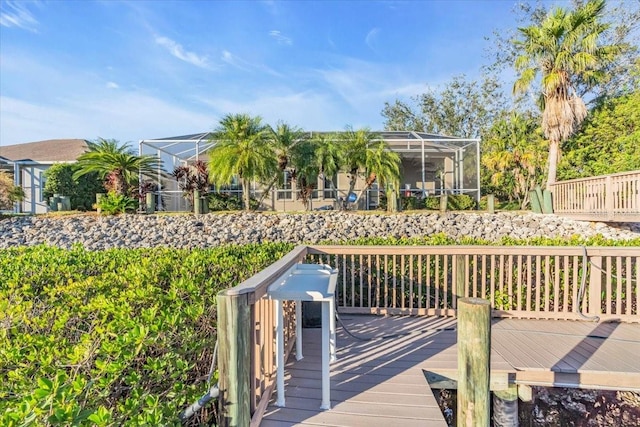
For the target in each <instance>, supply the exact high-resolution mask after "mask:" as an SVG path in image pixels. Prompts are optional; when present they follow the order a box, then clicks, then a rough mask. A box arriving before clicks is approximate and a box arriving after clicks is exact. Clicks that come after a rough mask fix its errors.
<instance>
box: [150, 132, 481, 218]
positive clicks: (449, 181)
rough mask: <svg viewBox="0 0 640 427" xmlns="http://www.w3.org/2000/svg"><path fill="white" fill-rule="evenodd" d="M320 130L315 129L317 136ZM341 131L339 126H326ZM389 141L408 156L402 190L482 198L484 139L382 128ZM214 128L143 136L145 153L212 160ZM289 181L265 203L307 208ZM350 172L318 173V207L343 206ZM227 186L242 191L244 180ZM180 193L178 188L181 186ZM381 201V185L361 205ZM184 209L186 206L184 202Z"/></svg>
mask: <svg viewBox="0 0 640 427" xmlns="http://www.w3.org/2000/svg"><path fill="white" fill-rule="evenodd" d="M317 133H318V132H309V133H308V134H309V136H313V135H315V134H317ZM320 133H323V134H335V133H337V132H320ZM376 133H377V134H378V135H379V137H380V138H381V139H383V140H385V141H386V142H387V144H388V145H389V148H390V149H391V150H392V151H395V152H397V153H398V154H399V155H400V158H401V160H402V164H401V174H402V180H401V191H402V194H403V195H415V196H418V197H424V196H426V195H439V194H443V193H447V194H469V195H471V196H472V197H474V198H475V199H476V200H479V198H480V184H479V183H480V140H478V139H467V138H456V137H450V136H444V135H434V134H428V133H422V132H408V131H382V132H376ZM215 142H216V141H215V139H214V134H213V133H210V132H205V133H200V134H193V135H184V136H175V137H168V138H159V139H145V140H142V141H140V143H139V145H140V154H151V155H155V156H158V157H159V158H161V159H163V161H164V167H165V168H167V170H171V168H172V167H174V166H177V165H182V164H185V163H189V162H192V161H194V160H198V159H199V160H206V157H207V154H206V153H207V151H208V150H209V149H211V148H212V147H213V146H214V145H215ZM283 182H284V185H281V186H280V188H277V189H275V190H273V191H272V192H271V194H269V195H267V196H266V197H265V198H264V199H263V206H262V207H263V209H267V210H276V211H288V210H304V209H305V207H304V206H303V204H302V202H301V201H300V200H299V199H298V197H297V195H298V192H297V188H296V182H295V180H292V179H291V177H289V176H285V177H283ZM363 185H364V179H358V181H357V185H356V188H355V191H356V193H357V192H359V190H360V189H361V188H362V187H363ZM348 187H349V178H348V176H347V174H345V173H340V174H338V176H336V177H335V178H334V179H333V180H328V179H327V180H325V179H322V178H319V179H318V182H317V186H316V189H317V191H315V192H314V194H313V198H312V200H311V207H312V209H323V208H333V209H336V208H338V207H339V203H340V200H341V199H342V200H344V199H345V198H347V197H348V194H347V193H348ZM220 190H221V191H224V192H230V193H235V194H238V195H239V194H240V192H241V189H240V186H239V185H238V183H235V185H234V184H232V185H230V186H229V187H228V188H225V189H220ZM262 190H263V189H262V188H260V186H259V185H255V186H254V188H253V196H254V197H255V198H256V199H261V196H262ZM176 193H177V192H176ZM163 197H164V198H165V199H167V200H172V203H166V206H165V209H167V210H172V209H173V208H174V207H175V206H176V200H175V199H176V197H175V194H171V193H170V192H163ZM379 202H380V191H379V190H378V188H377V185H376V184H374V186H373V188H372V189H371V190H370V191H368V192H367V194H366V195H365V197H364V198H362V199H361V201H360V205H359V206H358V208H359V209H371V208H376V207H377V205H378V203H379ZM178 209H180V208H178Z"/></svg>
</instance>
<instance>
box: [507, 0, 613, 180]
mask: <svg viewBox="0 0 640 427" xmlns="http://www.w3.org/2000/svg"><path fill="white" fill-rule="evenodd" d="M604 9H605V0H588V1H587V2H585V3H582V4H578V5H577V6H576V7H575V8H574V9H572V10H567V9H563V8H560V7H558V8H555V9H553V10H552V11H551V12H550V13H549V14H548V15H547V16H546V17H545V19H544V20H543V21H542V22H541V23H539V24H534V25H530V26H528V27H523V28H519V32H520V37H519V38H518V39H516V40H514V42H513V43H514V46H515V47H516V48H517V49H518V53H519V55H518V56H517V57H516V59H515V62H514V66H515V69H516V71H517V72H518V79H517V80H516V82H515V84H514V87H513V90H514V93H525V92H527V91H528V90H529V88H530V87H531V86H533V85H534V84H535V85H538V84H539V88H538V89H537V92H538V93H539V96H540V105H541V109H542V129H543V130H544V135H545V137H546V138H547V139H548V140H549V161H548V165H549V166H548V171H547V173H548V176H547V186H549V185H550V184H552V183H553V182H555V181H556V175H557V173H556V171H557V164H558V160H559V156H560V147H559V144H560V143H562V142H564V141H566V140H567V139H569V138H570V137H571V136H572V135H573V134H574V132H575V131H576V129H577V128H578V127H579V126H580V124H581V123H582V121H583V120H584V118H585V117H586V115H587V109H586V106H585V103H584V101H583V100H582V97H581V96H580V95H578V93H577V91H576V89H577V86H576V82H577V81H580V82H582V83H583V84H584V85H586V89H587V90H588V89H589V88H591V87H593V86H595V85H597V84H598V83H601V82H603V81H605V80H606V75H607V74H606V73H605V72H604V69H605V67H606V66H607V65H608V64H611V63H613V62H614V60H615V58H616V56H617V55H618V54H619V53H620V52H621V47H620V45H619V44H615V43H613V44H606V43H603V40H604V35H605V31H606V30H607V28H608V27H609V25H608V24H604V23H603V22H602V21H603V14H604ZM538 76H540V79H537V77H538Z"/></svg>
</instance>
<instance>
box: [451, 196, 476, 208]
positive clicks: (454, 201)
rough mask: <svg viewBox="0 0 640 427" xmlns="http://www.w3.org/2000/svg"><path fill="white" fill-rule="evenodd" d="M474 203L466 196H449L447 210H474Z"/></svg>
mask: <svg viewBox="0 0 640 427" xmlns="http://www.w3.org/2000/svg"><path fill="white" fill-rule="evenodd" d="M475 207H476V201H475V199H474V198H473V197H471V196H470V195H468V194H450V195H449V197H447V209H449V210H452V211H469V210H472V209H475Z"/></svg>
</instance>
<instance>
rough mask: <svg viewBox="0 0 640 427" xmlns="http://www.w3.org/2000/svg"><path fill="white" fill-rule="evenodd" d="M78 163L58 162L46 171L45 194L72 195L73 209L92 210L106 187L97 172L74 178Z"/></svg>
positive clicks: (45, 195) (46, 195) (48, 195)
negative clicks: (97, 196)
mask: <svg viewBox="0 0 640 427" xmlns="http://www.w3.org/2000/svg"><path fill="white" fill-rule="evenodd" d="M76 170H77V165H75V164H73V163H56V164H54V165H52V166H51V167H50V168H49V169H47V170H46V171H45V173H44V175H45V178H46V182H45V185H44V191H43V195H44V197H46V198H49V197H51V196H53V195H54V194H60V195H63V196H69V197H71V209H73V210H90V209H91V208H92V206H93V203H94V202H95V200H96V194H97V193H103V192H104V187H103V185H102V181H101V180H100V179H99V178H98V176H97V174H95V173H89V174H86V175H82V176H79V177H77V178H74V173H75V172H76Z"/></svg>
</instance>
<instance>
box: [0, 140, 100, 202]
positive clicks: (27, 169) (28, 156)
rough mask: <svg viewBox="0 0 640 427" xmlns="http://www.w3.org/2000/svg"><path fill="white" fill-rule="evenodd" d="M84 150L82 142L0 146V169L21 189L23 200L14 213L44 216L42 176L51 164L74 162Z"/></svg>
mask: <svg viewBox="0 0 640 427" xmlns="http://www.w3.org/2000/svg"><path fill="white" fill-rule="evenodd" d="M87 149H88V145H87V141H86V140H84V139H49V140H46V141H37V142H27V143H24V144H15V145H5V146H0V168H2V169H4V170H9V172H10V173H13V176H14V181H15V184H16V185H18V186H20V187H22V189H23V190H24V193H25V199H24V200H23V201H22V203H20V204H19V206H18V209H17V211H18V212H24V213H32V214H36V213H46V212H47V210H48V206H47V201H46V200H45V199H44V196H43V191H44V184H45V177H44V172H45V171H46V170H47V169H48V168H49V167H50V166H51V165H53V164H54V163H68V162H75V161H76V159H77V158H78V157H79V156H80V155H81V154H82V153H84V152H85V151H87Z"/></svg>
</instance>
